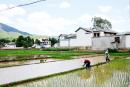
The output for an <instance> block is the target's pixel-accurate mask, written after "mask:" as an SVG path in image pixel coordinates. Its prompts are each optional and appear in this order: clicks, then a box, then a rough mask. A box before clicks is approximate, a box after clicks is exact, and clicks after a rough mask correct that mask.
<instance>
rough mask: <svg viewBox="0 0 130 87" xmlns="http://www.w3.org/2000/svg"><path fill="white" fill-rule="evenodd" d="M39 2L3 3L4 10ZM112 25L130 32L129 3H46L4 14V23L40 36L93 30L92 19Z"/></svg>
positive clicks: (72, 0) (11, 0)
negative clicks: (102, 20) (100, 19)
mask: <svg viewBox="0 0 130 87" xmlns="http://www.w3.org/2000/svg"><path fill="white" fill-rule="evenodd" d="M31 1H36V0H0V10H3V9H5V8H7V7H11V6H15V5H18V4H24V3H29V2H31ZM95 16H97V17H102V18H105V19H107V20H109V21H110V22H111V23H112V26H113V28H112V29H113V30H115V31H117V32H126V31H130V9H129V1H128V0H46V1H43V2H40V3H37V4H33V5H30V6H26V7H19V8H15V9H12V10H8V11H3V12H0V19H1V20H0V22H1V23H5V24H8V25H11V26H13V27H15V28H17V29H19V30H22V31H25V32H29V33H32V34H40V35H49V36H51V35H55V36H57V35H59V34H62V33H66V34H67V33H74V31H75V30H76V29H77V28H78V27H86V28H87V27H92V22H91V19H92V17H95Z"/></svg>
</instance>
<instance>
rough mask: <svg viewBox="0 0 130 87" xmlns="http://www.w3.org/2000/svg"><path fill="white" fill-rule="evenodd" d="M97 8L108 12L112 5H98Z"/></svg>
mask: <svg viewBox="0 0 130 87" xmlns="http://www.w3.org/2000/svg"><path fill="white" fill-rule="evenodd" d="M98 10H99V11H100V12H103V13H107V12H110V11H111V10H112V6H99V7H98Z"/></svg>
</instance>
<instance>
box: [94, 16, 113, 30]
mask: <svg viewBox="0 0 130 87" xmlns="http://www.w3.org/2000/svg"><path fill="white" fill-rule="evenodd" d="M92 20H93V27H94V28H95V29H99V28H100V29H111V28H112V24H111V22H110V21H108V20H106V19H102V18H101V17H94V18H93V19H92Z"/></svg>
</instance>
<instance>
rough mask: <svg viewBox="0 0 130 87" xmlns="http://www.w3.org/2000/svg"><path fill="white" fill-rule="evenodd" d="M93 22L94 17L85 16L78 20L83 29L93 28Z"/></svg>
mask: <svg viewBox="0 0 130 87" xmlns="http://www.w3.org/2000/svg"><path fill="white" fill-rule="evenodd" d="M91 20H92V15H90V14H84V15H81V16H80V17H79V18H78V24H80V26H83V27H91V26H92V21H91Z"/></svg>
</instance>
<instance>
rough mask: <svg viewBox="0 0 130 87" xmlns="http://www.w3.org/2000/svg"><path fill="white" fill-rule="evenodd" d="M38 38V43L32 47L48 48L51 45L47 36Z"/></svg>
mask: <svg viewBox="0 0 130 87" xmlns="http://www.w3.org/2000/svg"><path fill="white" fill-rule="evenodd" d="M39 40H40V44H33V46H32V47H34V48H48V47H51V42H50V41H49V38H42V39H39Z"/></svg>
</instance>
